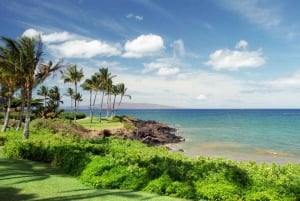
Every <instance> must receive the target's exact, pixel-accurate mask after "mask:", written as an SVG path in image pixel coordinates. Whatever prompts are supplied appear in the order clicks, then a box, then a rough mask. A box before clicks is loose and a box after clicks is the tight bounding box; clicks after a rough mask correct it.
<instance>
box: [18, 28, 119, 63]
mask: <svg viewBox="0 0 300 201" xmlns="http://www.w3.org/2000/svg"><path fill="white" fill-rule="evenodd" d="M23 35H24V36H28V37H37V36H38V35H40V36H41V37H42V40H43V41H44V42H45V43H46V45H47V48H48V50H49V51H50V53H51V54H52V55H54V56H55V57H59V58H61V57H63V58H92V57H96V56H118V55H121V53H122V51H121V50H122V47H121V45H120V44H118V43H116V44H110V43H108V42H105V41H101V40H88V39H86V40H85V39H83V37H81V36H78V35H75V34H70V33H69V32H66V31H64V32H53V33H49V34H44V33H42V32H38V31H36V30H35V29H27V30H26V31H25V32H24V33H23Z"/></svg>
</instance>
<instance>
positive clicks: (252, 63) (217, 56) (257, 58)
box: [205, 40, 266, 71]
mask: <svg viewBox="0 0 300 201" xmlns="http://www.w3.org/2000/svg"><path fill="white" fill-rule="evenodd" d="M247 45H248V43H247V41H244V40H241V41H240V42H239V43H238V44H237V45H236V48H237V49H236V50H230V49H220V50H216V51H215V52H214V53H212V54H210V55H209V58H210V60H209V61H207V62H206V63H205V64H206V65H209V66H212V67H213V68H214V69H215V70H230V71H233V70H238V69H240V68H256V67H260V66H262V65H264V64H265V63H266V61H265V58H264V57H263V55H262V51H261V50H260V49H259V50H256V51H246V50H244V49H246V48H247ZM240 49H243V50H240Z"/></svg>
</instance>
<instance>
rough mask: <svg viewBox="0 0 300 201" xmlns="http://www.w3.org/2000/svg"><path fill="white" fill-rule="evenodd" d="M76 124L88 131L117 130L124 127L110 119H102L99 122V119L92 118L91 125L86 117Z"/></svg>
mask: <svg viewBox="0 0 300 201" xmlns="http://www.w3.org/2000/svg"><path fill="white" fill-rule="evenodd" d="M77 123H78V124H80V125H82V126H84V127H85V128H88V129H118V128H123V127H124V125H123V123H121V122H120V121H117V120H113V119H112V118H102V119H101V122H99V117H94V118H93V122H92V123H91V122H90V117H87V118H84V119H80V120H77Z"/></svg>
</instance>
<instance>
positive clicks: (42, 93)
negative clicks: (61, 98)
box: [37, 85, 49, 107]
mask: <svg viewBox="0 0 300 201" xmlns="http://www.w3.org/2000/svg"><path fill="white" fill-rule="evenodd" d="M48 93H49V91H48V87H46V86H45V85H42V86H41V87H40V89H39V90H38V91H37V95H39V96H43V97H44V107H46V101H47V96H48Z"/></svg>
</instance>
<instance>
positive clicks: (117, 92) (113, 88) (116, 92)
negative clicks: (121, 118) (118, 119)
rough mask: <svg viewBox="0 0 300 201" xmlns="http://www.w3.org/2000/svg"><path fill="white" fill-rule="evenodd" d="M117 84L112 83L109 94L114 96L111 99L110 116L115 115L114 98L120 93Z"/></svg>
mask: <svg viewBox="0 0 300 201" xmlns="http://www.w3.org/2000/svg"><path fill="white" fill-rule="evenodd" d="M119 85H120V84H117V85H112V91H111V94H112V95H113V96H114V100H113V104H112V113H111V116H112V117H113V116H115V115H116V112H115V108H116V107H115V106H116V98H117V96H118V95H119V94H120V91H119V88H120V87H119Z"/></svg>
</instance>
